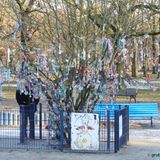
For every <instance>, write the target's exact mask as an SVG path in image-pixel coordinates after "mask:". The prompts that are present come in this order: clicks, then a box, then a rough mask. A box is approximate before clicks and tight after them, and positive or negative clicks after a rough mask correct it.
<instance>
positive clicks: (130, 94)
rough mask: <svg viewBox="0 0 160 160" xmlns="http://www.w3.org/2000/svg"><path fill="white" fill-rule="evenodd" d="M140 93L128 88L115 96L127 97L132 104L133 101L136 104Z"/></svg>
mask: <svg viewBox="0 0 160 160" xmlns="http://www.w3.org/2000/svg"><path fill="white" fill-rule="evenodd" d="M137 94H138V92H137V90H136V89H134V88H128V89H124V90H119V91H117V92H116V94H115V96H116V97H117V96H125V97H130V102H131V100H132V99H133V100H134V102H136V96H137Z"/></svg>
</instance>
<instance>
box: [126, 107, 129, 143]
mask: <svg viewBox="0 0 160 160" xmlns="http://www.w3.org/2000/svg"><path fill="white" fill-rule="evenodd" d="M126 109H127V141H129V106H127V108H126Z"/></svg>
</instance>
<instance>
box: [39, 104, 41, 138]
mask: <svg viewBox="0 0 160 160" xmlns="http://www.w3.org/2000/svg"><path fill="white" fill-rule="evenodd" d="M39 139H42V103H40V104H39Z"/></svg>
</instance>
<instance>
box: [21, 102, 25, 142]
mask: <svg viewBox="0 0 160 160" xmlns="http://www.w3.org/2000/svg"><path fill="white" fill-rule="evenodd" d="M24 107H25V106H24V105H20V144H24V142H25V134H26V128H25V125H26V118H25V117H26V115H25V114H26V113H25V109H24Z"/></svg>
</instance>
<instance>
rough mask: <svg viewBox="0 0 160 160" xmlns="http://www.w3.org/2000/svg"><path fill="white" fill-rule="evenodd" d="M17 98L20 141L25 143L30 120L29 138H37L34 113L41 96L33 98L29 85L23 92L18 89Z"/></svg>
mask: <svg viewBox="0 0 160 160" xmlns="http://www.w3.org/2000/svg"><path fill="white" fill-rule="evenodd" d="M16 100H17V103H18V105H19V106H20V115H21V121H20V122H21V123H20V125H21V126H20V142H21V143H24V139H25V138H27V121H28V120H29V126H30V127H29V128H30V129H29V131H30V132H29V138H31V139H34V138H35V125H34V113H35V112H36V106H37V104H38V102H39V98H38V99H35V98H33V95H32V94H31V95H30V94H29V88H28V86H25V91H24V92H22V93H21V91H20V90H16Z"/></svg>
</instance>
